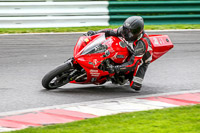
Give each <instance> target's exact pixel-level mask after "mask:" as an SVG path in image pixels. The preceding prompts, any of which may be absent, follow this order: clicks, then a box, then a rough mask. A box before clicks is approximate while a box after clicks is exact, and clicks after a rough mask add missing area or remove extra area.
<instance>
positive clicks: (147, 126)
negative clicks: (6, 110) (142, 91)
mask: <svg viewBox="0 0 200 133" xmlns="http://www.w3.org/2000/svg"><path fill="white" fill-rule="evenodd" d="M13 133H200V105H194V106H182V107H176V108H167V109H162V110H149V111H140V112H132V113H121V114H117V115H110V116H103V117H99V118H93V119H87V120H82V121H76V122H72V123H67V124H58V125H51V126H44V127H37V128H27V129H24V130H19V131H14V132H13Z"/></svg>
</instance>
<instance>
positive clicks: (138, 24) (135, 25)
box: [121, 16, 144, 41]
mask: <svg viewBox="0 0 200 133" xmlns="http://www.w3.org/2000/svg"><path fill="white" fill-rule="evenodd" d="M143 29H144V21H143V18H142V17H140V16H132V17H129V18H127V19H126V20H125V21H124V24H123V28H122V33H121V34H122V36H123V37H124V38H125V39H126V40H127V41H133V40H136V39H137V38H138V36H140V35H141V33H142V32H143Z"/></svg>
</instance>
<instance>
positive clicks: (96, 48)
mask: <svg viewBox="0 0 200 133" xmlns="http://www.w3.org/2000/svg"><path fill="white" fill-rule="evenodd" d="M105 40H106V38H105V35H104V34H103V35H101V36H99V37H97V38H95V39H94V41H92V42H91V43H89V44H88V45H87V46H86V47H85V49H84V50H83V52H82V53H81V55H85V54H94V53H102V52H105V51H106V49H107V48H108V47H107V45H104V44H103V42H104V41H105Z"/></svg>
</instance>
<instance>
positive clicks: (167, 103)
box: [0, 90, 200, 132]
mask: <svg viewBox="0 0 200 133" xmlns="http://www.w3.org/2000/svg"><path fill="white" fill-rule="evenodd" d="M194 104H200V90H193V91H182V92H173V93H160V94H152V95H144V96H133V97H125V98H114V99H108V100H98V101H91V102H82V103H74V104H65V105H58V106H49V107H44V108H35V109H28V110H20V111H13V112H4V113H0V132H4V131H13V130H20V129H24V128H27V127H30V126H31V127H38V126H42V125H51V124H57V123H68V122H72V121H77V120H83V119H88V118H94V117H99V116H106V115H112V114H117V113H125V112H134V111H143V110H151V109H163V108H170V107H177V106H185V105H194Z"/></svg>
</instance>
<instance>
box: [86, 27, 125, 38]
mask: <svg viewBox="0 0 200 133" xmlns="http://www.w3.org/2000/svg"><path fill="white" fill-rule="evenodd" d="M121 30H122V26H121V27H119V28H118V29H116V30H112V29H103V30H99V31H88V32H87V34H88V35H89V36H91V35H95V34H98V33H105V36H106V37H108V36H117V37H119V36H121Z"/></svg>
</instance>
